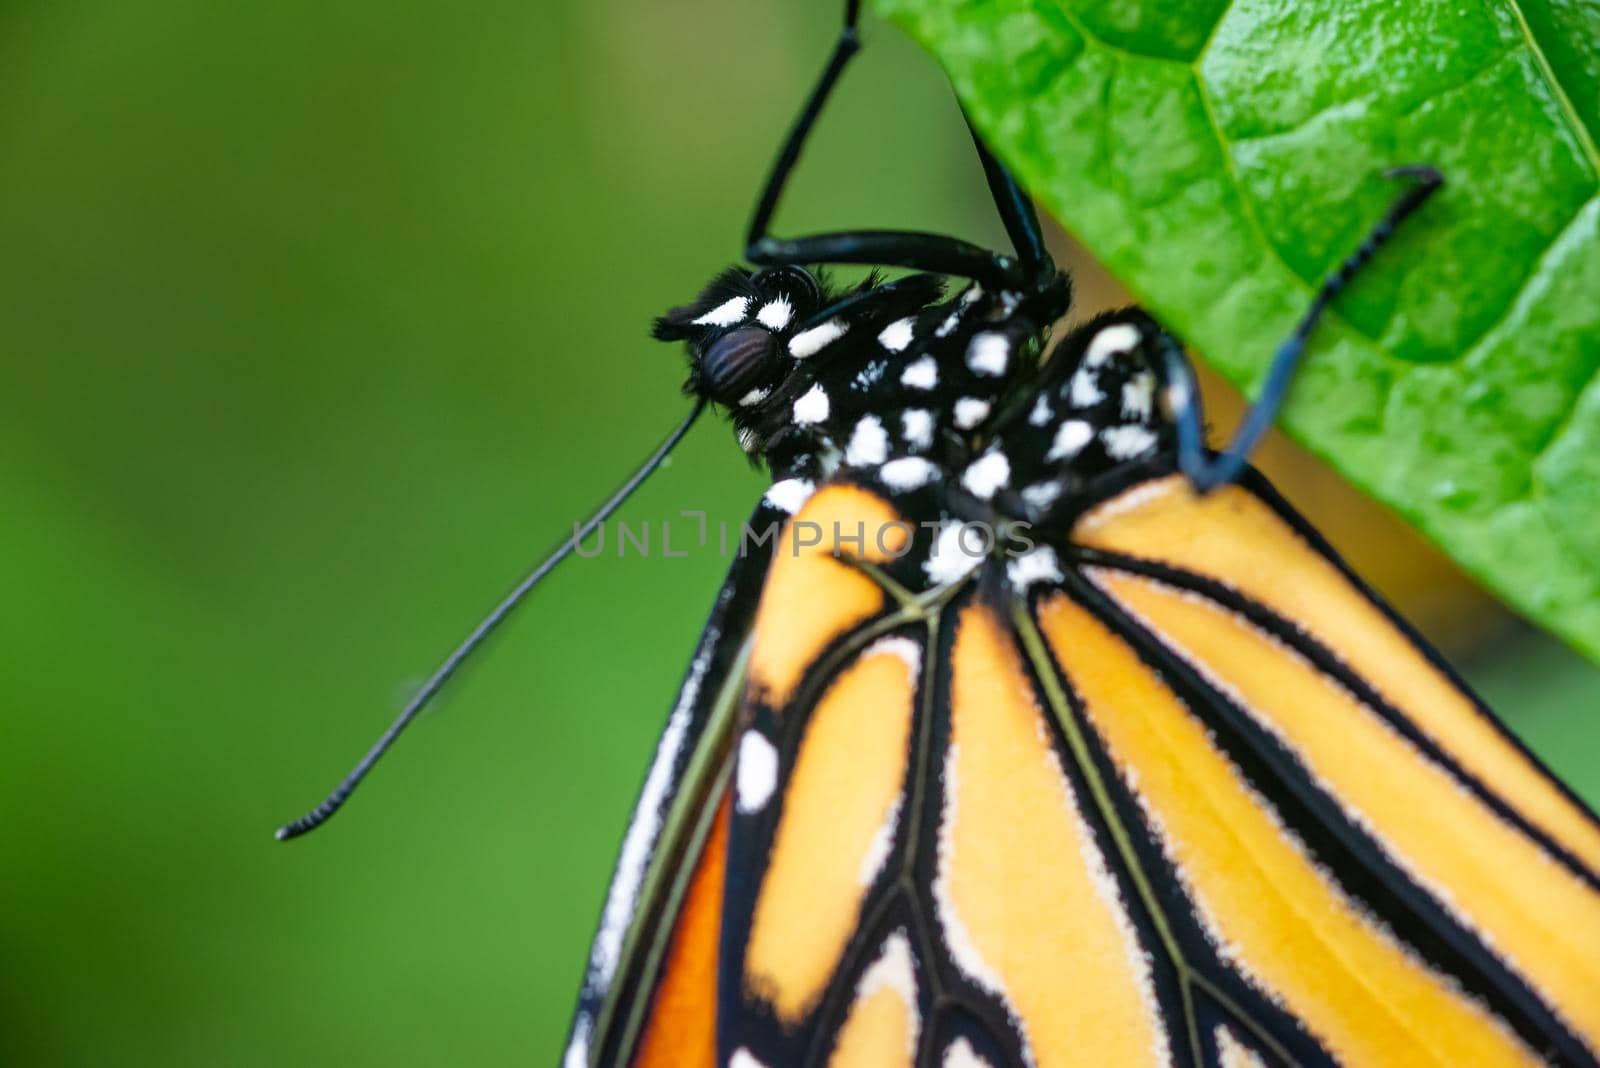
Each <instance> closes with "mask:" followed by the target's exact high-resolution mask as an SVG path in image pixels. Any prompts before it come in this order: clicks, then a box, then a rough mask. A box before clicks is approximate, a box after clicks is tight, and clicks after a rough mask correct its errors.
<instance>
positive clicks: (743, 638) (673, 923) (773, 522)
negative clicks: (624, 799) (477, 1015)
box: [562, 501, 787, 1068]
mask: <svg viewBox="0 0 1600 1068" xmlns="http://www.w3.org/2000/svg"><path fill="white" fill-rule="evenodd" d="M785 518H787V517H786V515H785V513H783V512H782V511H781V510H779V509H777V508H775V507H774V506H772V505H771V504H768V503H766V502H765V501H763V503H762V504H761V505H760V506H759V507H758V508H757V509H756V511H755V513H754V514H753V515H752V517H751V519H750V521H749V523H748V525H747V529H748V530H751V531H757V532H760V531H765V530H767V529H768V528H772V529H774V530H775V529H776V528H777V526H778V525H779V524H780V523H781V521H782V520H783V519H785ZM775 544H776V543H775V542H774V541H772V540H771V539H768V540H766V541H765V542H760V541H752V542H750V543H745V542H743V541H741V544H740V546H739V554H738V556H737V558H736V559H735V560H734V563H733V564H732V566H731V567H730V568H729V571H728V575H727V578H726V579H725V580H724V582H723V584H722V588H721V590H720V592H719V593H718V594H717V598H716V602H715V604H714V606H713V608H712V611H711V615H710V618H709V620H708V621H707V623H706V627H705V630H704V631H703V632H702V634H701V637H700V642H699V644H698V646H697V647H696V649H695V654H694V659H693V660H692V661H691V662H690V666H689V670H688V672H687V674H686V676H685V678H684V681H683V685H682V686H681V687H680V689H679V692H678V699H677V701H676V702H675V703H674V706H673V710H672V713H671V715H670V716H669V717H668V720H667V726H666V729H665V730H664V731H663V733H662V736H661V740H660V741H659V742H658V743H657V747H656V753H655V757H654V759H653V760H652V762H651V765H650V771H649V773H648V775H647V776H646V779H645V783H644V787H643V788H642V790H641V792H640V797H639V800H638V803H637V804H636V805H635V807H634V811H633V817H632V819H631V821H630V823H629V826H628V830H627V833H626V835H625V836H624V838H623V844H622V850H621V856H620V858H619V859H618V862H617V868H616V872H615V874H614V875H613V876H612V881H611V888H610V891H609V892H608V894H607V896H606V904H605V908H604V911H603V912H602V915H601V921H600V929H599V931H598V933H597V934H596V935H595V939H594V943H593V945H592V947H591V949H590V954H589V963H588V968H587V970H586V972H585V976H584V984H583V989H582V992H581V994H580V996H579V1002H578V1008H577V1011H576V1013H575V1014H574V1016H573V1023H572V1028H571V1032H570V1034H569V1036H568V1039H567V1046H566V1052H565V1054H564V1058H563V1061H562V1063H563V1065H564V1066H565V1068H582V1066H589V1065H599V1064H681V1065H692V1064H697V1063H704V1064H707V1065H709V1064H711V1063H712V1055H713V1041H714V1032H713V1027H714V1023H715V1019H714V1013H715V991H716V961H715V948H716V941H717V937H718V933H719V930H720V923H721V894H722V879H723V874H722V867H723V866H722V858H723V855H724V853H725V849H726V846H725V841H726V826H727V815H726V805H725V804H724V798H725V797H726V795H727V793H728V781H729V775H730V773H731V755H730V752H729V748H728V739H729V737H730V735H731V732H732V727H733V723H734V719H735V713H736V710H737V707H738V698H739V695H740V694H741V693H742V691H743V684H744V676H745V670H746V664H747V661H748V657H749V635H750V626H751V621H752V619H753V618H754V616H755V611H756V606H757V603H758V601H759V598H760V594H761V589H762V586H763V583H764V581H765V578H766V574H767V571H768V568H769V567H770V564H771V559H772V555H773V547H774V545H775ZM719 814H720V815H719ZM696 1050H699V1051H700V1052H699V1053H696V1052H695V1051H696ZM702 1054H703V1055H702Z"/></svg>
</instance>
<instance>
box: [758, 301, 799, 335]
mask: <svg viewBox="0 0 1600 1068" xmlns="http://www.w3.org/2000/svg"><path fill="white" fill-rule="evenodd" d="M792 318H794V305H792V304H790V303H789V301H788V299H787V298H785V297H779V298H778V299H777V300H772V301H768V302H767V303H765V304H763V305H762V306H761V310H760V311H758V312H756V321H757V322H759V323H760V324H761V325H762V326H764V327H766V328H767V329H768V330H773V331H777V330H782V329H783V328H784V327H786V326H788V325H789V320H790V319H792Z"/></svg>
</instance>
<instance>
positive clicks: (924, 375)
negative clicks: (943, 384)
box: [900, 356, 939, 389]
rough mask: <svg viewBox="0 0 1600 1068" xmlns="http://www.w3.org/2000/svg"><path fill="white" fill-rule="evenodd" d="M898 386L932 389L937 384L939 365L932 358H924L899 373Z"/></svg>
mask: <svg viewBox="0 0 1600 1068" xmlns="http://www.w3.org/2000/svg"><path fill="white" fill-rule="evenodd" d="M900 384H901V385H902V386H909V387H910V388H912V389H932V388H933V387H934V386H937V385H938V384H939V365H938V364H937V363H935V362H934V360H933V357H932V356H924V357H922V358H921V359H920V360H917V361H916V362H915V363H912V364H910V365H909V366H907V367H906V369H905V370H904V371H901V372H900Z"/></svg>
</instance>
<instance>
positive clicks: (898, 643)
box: [861, 634, 922, 685]
mask: <svg viewBox="0 0 1600 1068" xmlns="http://www.w3.org/2000/svg"><path fill="white" fill-rule="evenodd" d="M879 653H887V654H888V655H890V656H898V657H899V658H900V659H901V660H904V661H905V662H906V667H907V668H909V669H910V671H911V682H912V685H915V684H916V681H917V676H918V675H919V674H920V673H921V671H922V646H920V645H918V644H917V643H916V642H914V641H912V640H911V639H910V638H907V637H903V636H902V635H898V634H893V635H890V636H889V637H887V638H879V639H878V640H877V641H875V642H873V643H872V644H871V645H869V646H868V647H867V650H866V652H864V653H862V654H861V658H862V659H863V660H865V659H866V658H867V657H869V656H876V655H878V654H879Z"/></svg>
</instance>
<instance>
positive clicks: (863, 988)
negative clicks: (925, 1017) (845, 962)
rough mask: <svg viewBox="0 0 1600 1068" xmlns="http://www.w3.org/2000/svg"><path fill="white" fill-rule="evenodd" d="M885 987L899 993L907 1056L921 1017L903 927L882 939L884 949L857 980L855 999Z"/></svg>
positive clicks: (914, 1049) (910, 1054)
mask: <svg viewBox="0 0 1600 1068" xmlns="http://www.w3.org/2000/svg"><path fill="white" fill-rule="evenodd" d="M885 987H887V988H888V989H890V990H893V991H894V992H895V993H896V994H897V995H899V997H900V1003H901V1004H902V1005H904V1006H905V1009H906V1059H907V1060H908V1061H909V1060H911V1059H912V1058H914V1057H915V1056H916V1055H917V1039H918V1037H919V1035H920V1032H921V1030H922V1017H921V1014H920V1013H919V1012H918V1011H917V972H916V968H915V967H914V966H913V964H912V961H911V942H910V940H909V939H907V938H906V933H905V932H904V931H896V932H894V934H892V935H890V936H889V937H888V938H885V939H884V940H883V952H881V953H879V954H878V959H877V960H875V961H873V962H872V965H871V966H870V967H869V968H867V970H866V971H864V972H862V973H861V981H860V982H859V983H857V984H856V999H857V1000H858V1001H859V1000H865V999H866V998H869V997H871V996H872V995H874V994H876V993H877V992H878V991H880V990H882V989H884V988H885Z"/></svg>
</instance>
